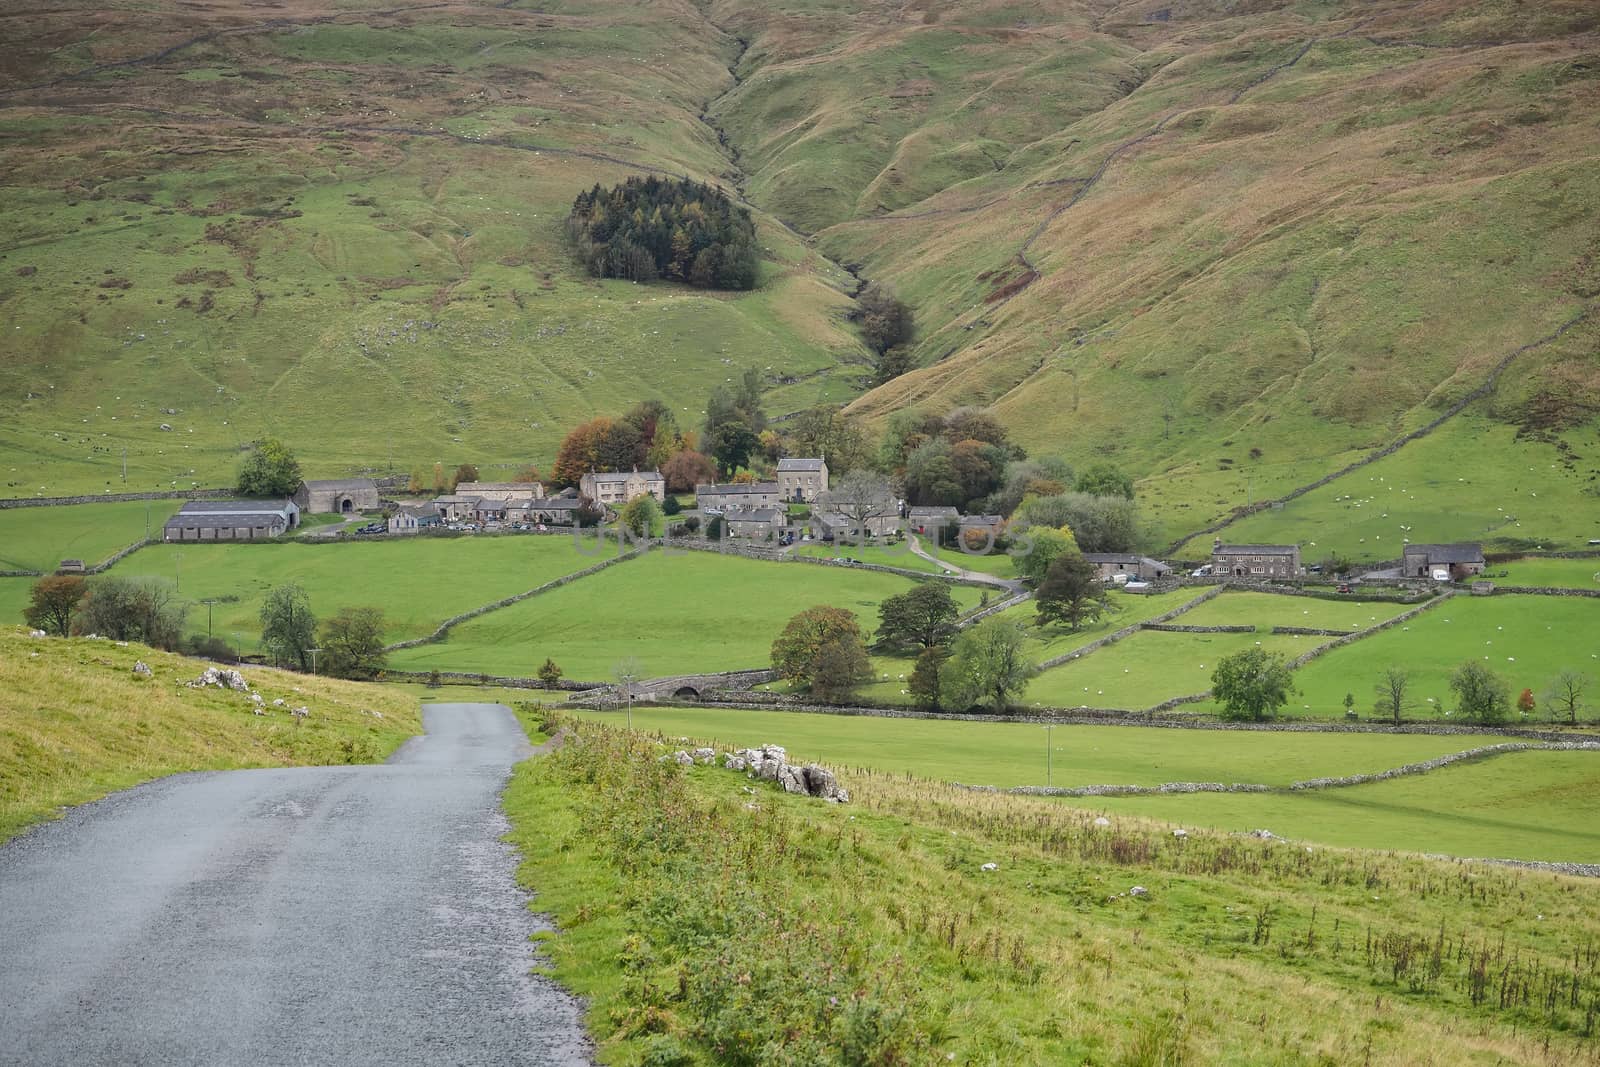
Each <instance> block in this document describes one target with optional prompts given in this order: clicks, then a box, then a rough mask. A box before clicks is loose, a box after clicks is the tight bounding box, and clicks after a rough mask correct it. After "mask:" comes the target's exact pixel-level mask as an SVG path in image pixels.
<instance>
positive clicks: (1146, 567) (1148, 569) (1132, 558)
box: [1083, 552, 1172, 582]
mask: <svg viewBox="0 0 1600 1067" xmlns="http://www.w3.org/2000/svg"><path fill="white" fill-rule="evenodd" d="M1083 558H1084V559H1085V560H1086V561H1087V562H1089V563H1092V564H1094V567H1095V569H1096V570H1098V571H1099V572H1100V580H1101V581H1103V582H1114V581H1116V580H1117V575H1119V574H1124V575H1127V577H1128V580H1129V581H1137V582H1149V581H1153V580H1155V579H1157V578H1165V577H1166V576H1167V575H1169V574H1171V573H1172V568H1171V567H1169V566H1167V565H1166V564H1165V563H1162V562H1160V561H1158V560H1153V559H1151V558H1150V557H1149V556H1140V555H1135V554H1133V553H1129V552H1085V553H1084V554H1083Z"/></svg>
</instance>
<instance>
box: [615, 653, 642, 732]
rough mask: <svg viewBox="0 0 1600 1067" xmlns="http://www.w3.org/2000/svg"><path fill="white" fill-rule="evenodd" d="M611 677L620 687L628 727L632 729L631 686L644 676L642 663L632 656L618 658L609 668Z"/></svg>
mask: <svg viewBox="0 0 1600 1067" xmlns="http://www.w3.org/2000/svg"><path fill="white" fill-rule="evenodd" d="M611 677H613V678H615V679H616V680H617V685H618V686H619V687H620V688H621V689H622V692H623V696H624V698H625V699H626V700H627V703H628V729H630V730H631V729H633V686H634V683H635V682H637V681H638V680H639V679H641V678H643V677H644V664H642V663H640V662H639V661H638V659H636V658H635V657H633V656H627V657H624V658H623V659H619V660H618V661H617V663H616V666H614V667H612V668H611Z"/></svg>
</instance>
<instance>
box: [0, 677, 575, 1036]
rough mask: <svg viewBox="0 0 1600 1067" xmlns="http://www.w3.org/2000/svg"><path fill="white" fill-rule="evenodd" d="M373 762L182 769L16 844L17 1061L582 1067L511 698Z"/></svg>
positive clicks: (9, 899)
mask: <svg viewBox="0 0 1600 1067" xmlns="http://www.w3.org/2000/svg"><path fill="white" fill-rule="evenodd" d="M424 722H425V726H426V729H427V733H426V734H425V736H423V737H419V738H415V739H413V740H412V741H410V742H408V743H407V744H406V745H405V746H404V747H403V748H402V749H401V750H400V751H399V752H397V753H396V754H395V756H394V757H393V758H392V759H391V760H390V761H389V762H388V763H387V764H385V765H383V766H377V767H307V768H296V769H288V770H254V771H225V772H220V773H205V774H182V775H177V776H175V777H172V778H166V779H162V780H161V781H158V782H152V783H150V784H147V785H143V786H140V787H139V788H137V789H131V790H128V791H127V792H123V793H117V794H114V795H113V796H110V797H108V798H106V799H105V800H102V801H99V802H97V803H94V804H89V805H85V806H84V807H81V808H77V809H74V810H73V811H72V812H71V813H70V814H68V815H67V816H66V818H64V819H62V820H61V821H59V822H55V823H50V824H48V825H44V826H40V827H37V828H35V829H34V830H32V831H31V832H29V833H27V834H24V835H23V836H22V837H20V838H17V839H15V840H14V841H12V842H11V843H10V844H8V845H6V846H4V847H0V946H3V951H0V960H3V962H0V1063H4V1064H26V1065H29V1067H47V1065H54V1064H72V1065H75V1067H90V1065H99V1064H116V1065H124V1064H161V1065H169V1064H171V1065H177V1064H206V1065H208V1067H209V1065H225V1064H248V1065H255V1064H263V1065H268V1064H270V1065H277V1064H318V1065H323V1064H330V1065H339V1064H429V1065H435V1064H438V1065H444V1064H540V1065H543V1064H579V1063H585V1064H586V1063H588V1062H589V1061H590V1048H589V1045H588V1042H587V1040H586V1038H585V1037H584V1035H583V1032H582V1027H581V1023H580V1017H579V1007H578V1005H577V1004H576V1003H575V1002H574V1000H573V999H572V998H571V997H569V996H568V995H567V994H566V993H564V992H563V991H562V990H561V989H560V988H559V987H557V986H555V985H554V984H553V983H551V982H550V981H549V980H547V979H544V978H542V977H538V976H532V975H530V974H529V973H528V972H529V969H530V967H532V966H534V965H535V963H536V961H535V959H534V956H533V953H532V945H531V944H530V943H529V941H528V938H529V935H531V934H533V933H534V932H536V931H537V930H540V929H546V928H547V927H545V926H543V925H542V924H541V922H540V920H539V919H538V917H537V916H535V915H534V914H532V913H531V912H530V911H529V910H528V908H527V903H528V898H527V896H526V895H525V894H523V893H522V892H520V891H519V890H518V889H517V888H516V885H515V882H514V880H513V873H514V870H515V858H514V855H513V853H512V851H511V850H510V848H509V847H508V846H506V845H505V844H503V843H502V842H501V841H500V840H499V838H500V836H501V835H502V834H503V833H504V832H505V829H506V825H505V821H504V817H503V816H502V815H501V813H500V810H499V794H500V790H501V788H502V787H503V785H504V783H505V780H506V777H507V775H508V773H509V771H510V768H511V766H512V764H513V763H514V762H515V761H516V760H518V759H520V758H522V757H523V756H524V755H526V754H527V752H528V751H529V749H528V743H527V738H526V737H525V736H524V734H523V732H522V730H521V728H520V727H519V726H518V724H517V721H516V719H515V718H514V717H513V716H512V714H511V713H510V712H509V711H508V710H506V709H505V708H503V707H499V706H498V705H492V704H442V705H435V706H432V707H429V708H427V709H426V710H425V719H424Z"/></svg>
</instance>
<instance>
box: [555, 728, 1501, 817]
mask: <svg viewBox="0 0 1600 1067" xmlns="http://www.w3.org/2000/svg"><path fill="white" fill-rule="evenodd" d="M573 714H576V715H577V716H579V717H581V718H590V719H595V720H596V721H602V722H608V723H612V724H617V723H620V722H621V721H622V716H621V714H620V713H618V712H613V711H578V712H574V713H573ZM633 723H634V728H635V729H638V730H649V731H654V732H657V733H660V734H662V735H664V736H665V737H667V738H677V737H680V736H682V737H689V738H694V739H703V740H706V741H708V742H709V741H715V742H716V743H717V744H718V745H719V746H721V747H722V748H724V749H727V748H745V747H751V746H757V745H765V744H774V745H783V746H784V747H785V748H787V749H788V750H789V755H790V757H791V758H792V759H806V760H817V761H819V762H822V763H825V764H827V765H829V766H837V767H841V768H851V767H865V768H871V769H873V770H877V771H888V772H891V773H902V772H904V773H909V774H912V775H916V776H918V777H924V778H937V779H940V780H943V781H953V782H961V783H964V784H966V785H994V786H1002V787H1005V786H1014V785H1044V784H1045V744H1046V740H1047V737H1048V741H1049V743H1050V745H1051V751H1050V763H1051V773H1050V784H1052V785H1057V786H1079V785H1160V784H1161V783H1163V782H1253V783H1260V784H1263V785H1288V784H1289V783H1290V782H1294V781H1300V780H1302V779H1306V778H1317V777H1323V776H1327V775H1343V774H1361V773H1370V772H1373V771H1379V770H1385V769H1387V768H1389V767H1398V766H1400V765H1401V764H1404V763H1411V762H1415V761H1418V760H1426V759H1432V758H1434V757H1436V756H1442V755H1444V754H1446V753H1449V752H1461V751H1464V750H1465V749H1469V748H1474V747H1477V746H1479V745H1485V744H1493V743H1494V742H1495V741H1496V740H1498V739H1497V738H1492V737H1477V736H1450V737H1429V736H1423V735H1411V734H1402V735H1388V734H1321V733H1293V734H1283V733H1270V732H1265V731H1260V732H1256V731H1239V732H1235V731H1221V730H1170V729H1155V728H1150V727H1137V726H1055V727H1051V729H1050V730H1049V731H1048V735H1047V732H1046V730H1045V728H1044V727H1043V726H1041V725H1035V724H1033V723H1005V722H966V721H952V720H943V719H884V718H877V717H874V716H865V715H862V716H854V715H817V714H809V713H806V712H798V711H794V712H791V711H745V710H735V709H725V708H656V707H648V706H643V705H635V706H634V709H633ZM1184 799H1187V798H1184ZM1097 802H1098V801H1097Z"/></svg>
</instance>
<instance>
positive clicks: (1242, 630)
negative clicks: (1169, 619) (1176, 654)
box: [1139, 622, 1256, 634]
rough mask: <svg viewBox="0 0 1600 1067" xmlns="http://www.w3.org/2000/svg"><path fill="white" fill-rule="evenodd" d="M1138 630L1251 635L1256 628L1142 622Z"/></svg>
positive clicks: (1235, 625) (1229, 625)
mask: <svg viewBox="0 0 1600 1067" xmlns="http://www.w3.org/2000/svg"><path fill="white" fill-rule="evenodd" d="M1139 628H1140V629H1141V630H1154V631H1155V632H1156V633H1163V634H1253V633H1255V632H1256V628H1255V627H1254V626H1245V625H1239V624H1223V625H1217V626H1174V625H1172V624H1170V623H1161V622H1142V623H1140V624H1139Z"/></svg>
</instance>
